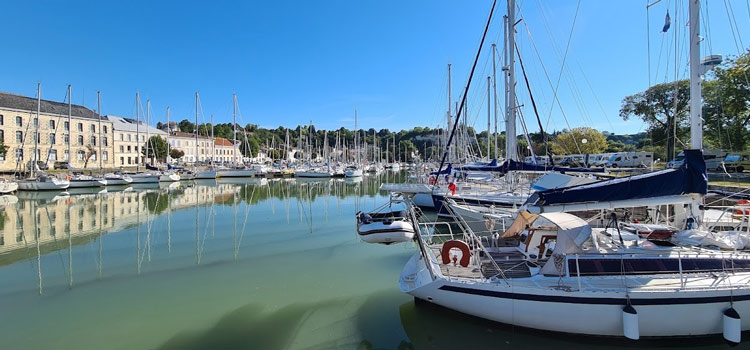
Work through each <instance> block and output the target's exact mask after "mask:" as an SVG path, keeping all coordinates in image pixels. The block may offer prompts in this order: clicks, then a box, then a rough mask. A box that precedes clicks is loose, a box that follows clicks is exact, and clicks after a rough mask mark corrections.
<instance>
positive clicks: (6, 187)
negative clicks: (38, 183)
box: [0, 181, 18, 194]
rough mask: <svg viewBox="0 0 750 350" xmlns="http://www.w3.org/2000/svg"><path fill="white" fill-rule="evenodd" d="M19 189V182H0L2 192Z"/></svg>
mask: <svg viewBox="0 0 750 350" xmlns="http://www.w3.org/2000/svg"><path fill="white" fill-rule="evenodd" d="M17 189H18V184H17V183H15V182H11V181H7V182H0V194H3V193H11V192H13V191H15V190H17Z"/></svg>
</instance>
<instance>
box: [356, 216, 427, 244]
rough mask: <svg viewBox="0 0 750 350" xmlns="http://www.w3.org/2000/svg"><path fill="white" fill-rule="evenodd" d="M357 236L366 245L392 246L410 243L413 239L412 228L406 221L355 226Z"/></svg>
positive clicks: (377, 222)
mask: <svg viewBox="0 0 750 350" xmlns="http://www.w3.org/2000/svg"><path fill="white" fill-rule="evenodd" d="M357 234H359V237H360V238H361V239H362V240H363V241H365V242H367V243H378V244H393V243H402V242H408V241H411V240H412V239H413V238H414V226H413V225H412V224H410V223H408V222H406V221H393V222H391V223H383V222H381V221H376V222H372V223H369V224H360V225H358V226H357Z"/></svg>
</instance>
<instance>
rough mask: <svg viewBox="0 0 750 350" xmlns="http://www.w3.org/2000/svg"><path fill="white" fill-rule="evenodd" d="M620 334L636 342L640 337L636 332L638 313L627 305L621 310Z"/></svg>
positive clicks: (631, 306) (638, 332) (637, 331)
mask: <svg viewBox="0 0 750 350" xmlns="http://www.w3.org/2000/svg"><path fill="white" fill-rule="evenodd" d="M622 332H623V334H624V335H625V337H626V338H628V339H632V340H638V339H639V338H640V337H641V334H640V331H639V330H638V311H635V308H634V307H633V305H630V301H629V300H628V304H627V305H625V307H624V308H622Z"/></svg>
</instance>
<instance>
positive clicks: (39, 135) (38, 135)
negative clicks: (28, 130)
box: [35, 132, 42, 143]
mask: <svg viewBox="0 0 750 350" xmlns="http://www.w3.org/2000/svg"><path fill="white" fill-rule="evenodd" d="M35 135H36V140H35V141H36V142H37V143H41V142H42V133H40V132H38V133H35Z"/></svg>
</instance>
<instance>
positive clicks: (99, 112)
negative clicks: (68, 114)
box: [96, 91, 104, 173]
mask: <svg viewBox="0 0 750 350" xmlns="http://www.w3.org/2000/svg"><path fill="white" fill-rule="evenodd" d="M96 114H97V115H98V116H99V172H100V173H103V172H104V165H103V161H104V157H103V156H102V141H103V139H102V94H101V92H100V91H97V92H96Z"/></svg>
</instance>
